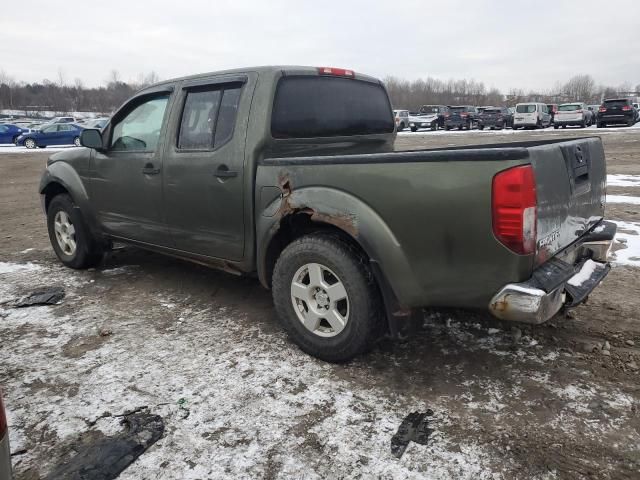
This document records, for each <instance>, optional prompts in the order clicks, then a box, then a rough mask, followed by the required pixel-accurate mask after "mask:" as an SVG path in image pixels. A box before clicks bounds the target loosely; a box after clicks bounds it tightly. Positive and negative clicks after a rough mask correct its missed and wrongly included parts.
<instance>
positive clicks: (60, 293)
mask: <svg viewBox="0 0 640 480" xmlns="http://www.w3.org/2000/svg"><path fill="white" fill-rule="evenodd" d="M63 298H64V288H62V287H46V288H41V289H38V290H36V291H35V292H32V293H30V294H28V295H26V296H24V297H22V298H21V299H20V300H17V301H16V302H15V303H14V304H13V306H14V307H15V308H23V307H34V306H37V305H56V304H57V303H58V302H60V300H62V299H63Z"/></svg>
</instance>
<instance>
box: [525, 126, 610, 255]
mask: <svg viewBox="0 0 640 480" xmlns="http://www.w3.org/2000/svg"><path fill="white" fill-rule="evenodd" d="M529 153H530V158H531V163H532V165H533V169H534V172H535V178H536V193H537V198H538V222H537V247H538V248H537V252H538V253H537V257H536V259H537V263H538V264H540V263H543V262H544V261H546V260H547V259H549V258H551V257H552V256H553V255H555V254H556V253H558V252H559V251H560V250H562V249H563V248H565V247H567V246H568V245H570V244H572V243H574V242H575V241H576V240H578V239H579V238H580V237H581V236H582V235H584V234H585V233H586V232H587V231H589V230H590V229H591V228H593V227H594V226H595V225H596V224H597V223H598V222H600V220H601V219H602V218H603V216H604V205H605V195H606V178H607V175H606V165H605V159H604V150H603V148H602V142H601V141H600V138H597V137H591V138H581V139H577V140H570V141H564V142H558V143H552V144H547V145H540V146H535V147H531V148H530V149H529Z"/></svg>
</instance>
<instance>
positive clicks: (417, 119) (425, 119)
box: [409, 112, 439, 132]
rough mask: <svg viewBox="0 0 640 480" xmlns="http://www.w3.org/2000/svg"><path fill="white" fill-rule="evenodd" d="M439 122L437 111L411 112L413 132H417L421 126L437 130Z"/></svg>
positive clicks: (410, 118)
mask: <svg viewBox="0 0 640 480" xmlns="http://www.w3.org/2000/svg"><path fill="white" fill-rule="evenodd" d="M438 124H439V119H438V114H437V113H420V112H414V113H413V115H411V113H410V114H409V128H411V131H412V132H416V131H418V130H419V129H421V128H428V129H431V130H437V129H438Z"/></svg>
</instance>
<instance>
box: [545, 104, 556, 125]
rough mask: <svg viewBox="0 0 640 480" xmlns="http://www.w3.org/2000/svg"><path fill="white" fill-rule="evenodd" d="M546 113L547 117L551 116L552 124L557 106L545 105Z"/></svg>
mask: <svg viewBox="0 0 640 480" xmlns="http://www.w3.org/2000/svg"><path fill="white" fill-rule="evenodd" d="M547 111H548V112H549V115H551V123H553V121H554V119H555V118H556V112H557V111H558V104H557V103H547Z"/></svg>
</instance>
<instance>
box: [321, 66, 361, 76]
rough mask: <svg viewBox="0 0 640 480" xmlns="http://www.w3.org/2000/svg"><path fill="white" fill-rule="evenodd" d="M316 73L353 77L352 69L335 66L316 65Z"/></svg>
mask: <svg viewBox="0 0 640 480" xmlns="http://www.w3.org/2000/svg"><path fill="white" fill-rule="evenodd" d="M318 73H319V74H320V75H337V76H339V77H354V76H355V74H354V73H353V70H347V69H345V68H335V67H318Z"/></svg>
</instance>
